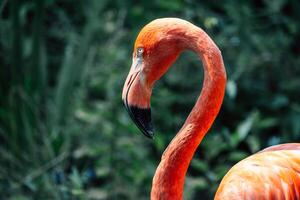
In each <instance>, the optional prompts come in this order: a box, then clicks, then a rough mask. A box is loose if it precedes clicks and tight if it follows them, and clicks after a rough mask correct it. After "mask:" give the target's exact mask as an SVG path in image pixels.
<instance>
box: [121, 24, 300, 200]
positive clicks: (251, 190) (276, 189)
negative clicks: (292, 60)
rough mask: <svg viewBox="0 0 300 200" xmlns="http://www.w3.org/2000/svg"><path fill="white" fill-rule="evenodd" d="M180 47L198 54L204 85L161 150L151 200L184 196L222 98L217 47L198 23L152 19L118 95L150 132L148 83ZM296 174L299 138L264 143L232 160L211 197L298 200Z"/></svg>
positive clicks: (167, 65)
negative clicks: (190, 170) (191, 167)
mask: <svg viewBox="0 0 300 200" xmlns="http://www.w3.org/2000/svg"><path fill="white" fill-rule="evenodd" d="M184 50H191V51H193V52H194V53H196V54H197V55H198V56H199V59H201V60H202V62H203V68H204V81H203V86H202V90H201V93H200V96H199V98H198V99H197V101H196V103H195V106H194V107H193V109H192V111H191V113H190V114H189V116H188V118H187V119H186V121H185V123H184V124H183V126H182V128H181V129H180V130H179V132H178V133H177V134H176V135H175V137H174V138H173V140H172V141H171V142H170V144H169V145H168V147H167V149H166V150H165V152H164V153H163V155H162V159H161V162H160V164H159V166H158V167H157V169H156V172H155V175H154V178H153V183H152V190H151V200H182V199H183V186H184V180H185V175H186V172H187V170H188V167H189V164H190V161H191V160H192V158H193V155H194V153H195V151H196V150H197V147H198V146H199V144H200V143H201V141H202V139H203V137H204V136H205V134H206V133H207V132H208V131H209V128H210V127H211V126H212V124H213V121H214V120H215V118H216V116H217V114H218V112H219V110H220V108H221V104H222V101H223V97H224V93H225V85H226V71H225V67H224V63H223V59H222V55H221V52H220V50H219V49H218V47H217V46H216V45H215V43H214V42H213V41H212V40H211V38H210V37H209V36H208V35H207V34H206V33H205V32H204V31H203V30H202V29H200V28H199V27H197V26H195V25H193V24H191V23H189V22H187V21H185V20H181V19H178V18H163V19H157V20H154V21H152V22H150V23H149V24H147V25H146V26H145V27H144V28H143V29H142V30H141V32H140V33H139V35H138V37H137V39H136V42H135V44H134V52H133V60H132V66H131V69H130V72H129V74H128V76H127V79H126V82H125V84H124V88H123V93H122V99H123V102H124V105H125V107H126V109H127V111H128V112H129V115H130V116H131V118H132V119H133V121H134V122H135V124H136V125H137V126H138V127H139V129H140V130H141V131H142V132H143V133H144V134H145V135H146V136H147V137H150V138H153V135H154V132H153V128H152V123H151V110H150V97H151V93H152V88H153V86H154V83H155V82H156V81H157V80H159V79H160V77H161V76H162V75H163V74H164V73H166V72H167V71H168V69H169V68H170V66H171V65H172V63H174V62H175V61H176V59H177V57H178V56H179V55H180V53H181V52H182V51H184ZM187 81H188V80H187ZM212 148H213V147H212ZM299 174H300V144H297V143H291V144H283V145H277V146H273V147H269V148H267V149H265V150H263V151H260V152H258V153H256V154H254V155H252V156H250V157H248V158H246V159H244V160H242V161H240V162H239V163H238V164H236V165H235V166H234V167H233V168H232V169H231V170H230V171H229V172H228V173H227V174H226V176H225V177H224V178H223V180H222V182H221V184H220V187H219V188H218V190H217V193H216V195H215V200H297V199H300V175H299Z"/></svg>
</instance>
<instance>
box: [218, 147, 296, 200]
mask: <svg viewBox="0 0 300 200" xmlns="http://www.w3.org/2000/svg"><path fill="white" fill-rule="evenodd" d="M221 199H222V200H244V199H245V200H246V199H249V200H250V199H251V200H252V199H253V200H297V199H300V144H295V143H294V144H283V145H276V146H272V147H269V148H267V149H265V150H263V151H260V152H258V153H256V154H254V155H252V156H250V157H248V158H246V159H244V160H242V161H240V162H239V163H237V164H236V165H235V166H233V167H232V168H231V169H230V171H229V172H228V173H227V174H226V175H225V177H224V178H223V180H222V182H221V184H220V186H219V188H218V191H217V193H216V196H215V200H221Z"/></svg>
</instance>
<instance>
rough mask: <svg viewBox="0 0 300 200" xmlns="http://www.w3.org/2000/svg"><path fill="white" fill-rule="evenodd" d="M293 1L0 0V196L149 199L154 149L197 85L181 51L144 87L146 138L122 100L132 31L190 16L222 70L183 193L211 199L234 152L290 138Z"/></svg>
mask: <svg viewBox="0 0 300 200" xmlns="http://www.w3.org/2000/svg"><path fill="white" fill-rule="evenodd" d="M299 10H300V1H298V0H273V1H269V0H255V1H233V0H226V1H217V0H212V1H211V0H205V1H198V0H173V1H162V0H151V1H148V0H141V1H137V0H135V1H134V0H128V1H123V0H77V1H71V0H57V1H56V0H44V1H42V0H23V1H21V0H2V1H0V66H1V68H0V76H1V81H0V83H1V86H0V87H1V89H0V103H1V106H0V199H10V200H28V199H63V200H64V199H99V200H101V199H113V200H114V199H117V200H119V199H121V200H126V199H133V200H135V199H142V200H143V199H145V200H146V199H149V192H150V188H151V180H152V176H153V174H154V172H155V169H156V166H157V165H158V163H159V160H160V156H161V154H162V152H163V151H164V149H165V148H166V146H167V145H168V143H169V142H170V140H171V138H172V137H173V136H174V135H175V134H176V132H177V131H178V130H179V129H180V127H181V125H182V124H183V122H184V120H185V118H186V117H187V115H188V113H189V112H190V110H191V108H192V106H193V103H194V102H195V100H196V98H197V96H198V94H199V91H200V88H201V84H202V73H203V71H202V64H201V62H200V61H199V59H198V58H197V57H196V56H195V55H194V54H193V53H191V52H186V53H183V54H182V55H181V57H180V58H179V60H178V61H177V62H176V64H175V65H174V67H173V68H172V69H171V70H170V71H169V72H168V74H166V75H165V76H164V77H163V78H162V80H160V81H159V82H158V84H157V85H156V87H155V89H154V91H153V97H152V110H153V111H152V112H153V118H154V125H155V131H156V138H155V140H149V139H147V138H145V137H144V136H143V135H142V134H141V133H140V132H139V130H138V129H137V128H136V127H135V125H134V124H133V123H132V122H131V120H130V118H129V116H128V114H127V113H126V111H125V109H124V108H123V105H122V101H121V90H122V86H123V83H124V81H125V78H126V75H127V73H128V71H129V67H130V65H131V55H132V48H133V43H134V40H135V37H136V36H137V34H138V32H139V30H140V29H141V28H142V27H143V25H145V24H146V23H148V22H150V21H151V20H153V19H155V18H159V17H180V18H183V19H186V20H188V21H191V22H193V23H194V24H196V25H198V26H200V27H202V28H203V29H204V30H205V31H206V32H207V33H208V34H209V35H210V36H211V37H212V38H213V39H214V41H215V42H216V44H217V45H218V46H219V48H220V49H221V50H222V54H223V58H224V62H225V66H226V68H227V74H228V84H227V90H226V96H225V100H224V104H223V106H222V109H221V112H220V114H219V116H218V118H217V120H216V122H215V123H214V125H213V127H212V129H211V130H210V132H209V134H208V135H207V136H206V137H205V139H204V140H203V143H202V144H201V145H200V147H199V148H198V151H197V153H196V155H195V156H194V159H193V161H192V163H191V165H190V168H189V171H188V174H187V178H186V186H185V199H187V200H193V199H199V198H200V199H204V200H206V199H212V198H213V194H214V192H215V191H216V188H217V185H218V184H219V182H220V180H221V178H222V177H223V176H224V174H225V173H226V172H227V171H228V169H229V168H230V167H231V166H233V165H234V164H235V163H236V162H238V161H239V160H241V159H243V158H245V157H246V156H248V155H250V154H253V153H255V152H257V151H259V150H260V149H263V148H265V147H267V146H270V145H274V144H278V143H284V142H292V141H293V142H299V140H300V93H299V88H300V56H299V55H300V12H299Z"/></svg>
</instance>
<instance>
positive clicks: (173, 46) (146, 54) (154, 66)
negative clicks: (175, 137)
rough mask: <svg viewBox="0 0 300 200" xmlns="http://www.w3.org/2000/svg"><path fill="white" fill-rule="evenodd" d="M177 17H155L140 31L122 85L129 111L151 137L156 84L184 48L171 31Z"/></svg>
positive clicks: (146, 134) (123, 98)
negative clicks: (152, 98)
mask: <svg viewBox="0 0 300 200" xmlns="http://www.w3.org/2000/svg"><path fill="white" fill-rule="evenodd" d="M174 20H175V19H171V18H168V19H158V20H154V21H152V22H151V23H149V24H147V25H146V26H145V27H144V28H143V29H142V30H141V32H140V33H139V35H138V37H137V39H136V42H135V45H134V49H133V56H132V65H131V68H130V71H129V74H128V76H127V79H126V82H125V84H124V87H123V93H122V100H123V102H124V105H125V107H126V110H127V111H128V113H129V115H130V117H131V119H132V120H133V121H134V123H135V124H136V125H137V127H138V128H139V129H140V130H141V132H142V133H143V134H144V135H145V136H147V137H149V138H153V136H154V131H153V126H152V121H151V109H150V97H151V94H152V88H153V85H154V83H155V82H156V81H157V80H158V79H159V78H160V77H161V76H162V75H163V74H164V73H165V72H166V71H167V70H168V68H169V67H170V66H171V64H172V63H173V62H174V61H175V60H176V58H177V57H178V55H179V53H180V52H181V51H182V49H183V48H182V45H181V44H180V42H177V40H178V38H177V37H173V36H172V34H170V29H172V30H173V31H172V32H174V30H176V27H175V28H174V26H170V24H171V25H172V23H171V22H173V21H174ZM175 21H176V20H175ZM173 23H174V22H173ZM171 27H172V28H171Z"/></svg>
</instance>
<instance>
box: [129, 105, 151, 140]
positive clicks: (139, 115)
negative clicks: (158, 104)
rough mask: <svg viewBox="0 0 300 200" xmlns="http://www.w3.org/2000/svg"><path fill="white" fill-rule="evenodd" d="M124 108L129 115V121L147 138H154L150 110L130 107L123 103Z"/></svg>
mask: <svg viewBox="0 0 300 200" xmlns="http://www.w3.org/2000/svg"><path fill="white" fill-rule="evenodd" d="M124 105H125V108H126V110H127V112H128V113H129V115H130V117H131V119H132V120H133V122H134V123H135V125H136V126H137V127H138V128H139V129H140V131H141V132H142V133H143V134H144V135H145V136H146V137H148V138H151V139H153V138H154V131H153V125H152V120H151V109H150V108H139V107H136V106H130V105H128V104H127V103H126V101H125V102H124Z"/></svg>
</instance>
